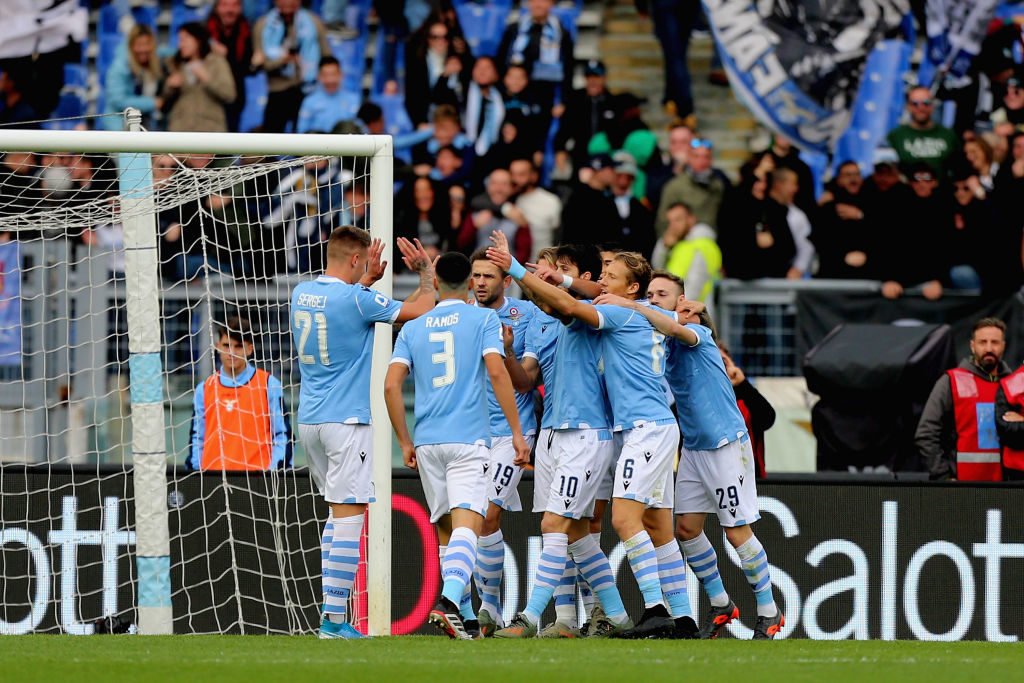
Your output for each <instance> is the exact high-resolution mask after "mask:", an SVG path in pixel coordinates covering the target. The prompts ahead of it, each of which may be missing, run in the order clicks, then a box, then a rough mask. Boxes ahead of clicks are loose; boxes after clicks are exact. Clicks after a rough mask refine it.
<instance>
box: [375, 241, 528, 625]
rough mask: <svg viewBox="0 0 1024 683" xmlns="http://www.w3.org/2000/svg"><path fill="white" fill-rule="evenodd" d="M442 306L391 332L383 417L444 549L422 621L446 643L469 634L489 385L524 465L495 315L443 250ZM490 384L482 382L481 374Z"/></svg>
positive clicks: (482, 510) (483, 502)
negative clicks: (438, 582)
mask: <svg viewBox="0 0 1024 683" xmlns="http://www.w3.org/2000/svg"><path fill="white" fill-rule="evenodd" d="M436 273H437V289H438V292H439V293H440V296H441V301H440V303H438V305H437V307H436V308H434V310H433V311H431V312H430V313H428V314H426V315H424V316H422V317H420V318H418V319H416V320H414V321H412V322H411V323H409V324H407V325H405V326H404V327H403V328H402V331H401V332H400V333H399V334H398V341H397V343H396V344H395V351H394V355H393V357H392V360H391V365H390V367H388V372H387V376H386V378H385V381H384V396H385V399H386V401H387V407H388V416H389V417H390V419H391V424H392V426H393V427H394V430H395V435H396V436H397V437H398V443H399V445H400V446H401V448H402V457H403V459H404V460H405V464H406V465H407V466H408V467H410V468H412V469H417V470H419V473H420V480H421V481H422V483H423V492H424V494H425V496H426V499H427V505H428V506H429V508H430V520H431V521H432V522H434V523H435V524H436V525H437V530H438V538H439V540H440V543H441V545H442V546H446V549H445V553H444V557H443V563H442V568H441V574H442V577H443V578H444V588H443V589H442V593H441V600H440V602H438V604H437V606H436V607H435V608H434V609H433V610H432V611H431V612H430V617H429V620H430V622H431V623H433V624H435V625H436V626H438V627H439V628H440V629H441V630H442V631H444V632H445V633H447V634H448V635H449V636H450V637H451V638H456V639H460V640H468V639H470V638H471V636H470V634H469V632H468V630H467V628H466V625H465V623H464V621H463V619H462V617H461V615H460V604H461V603H462V602H463V600H464V597H465V596H466V594H467V591H466V589H467V588H468V586H469V581H470V579H471V577H472V575H473V568H474V566H475V564H476V555H477V539H478V537H479V534H480V530H481V528H482V527H483V521H484V515H485V514H486V513H487V505H488V493H489V490H490V486H489V484H488V476H487V473H486V468H487V464H488V460H489V455H488V452H487V445H488V443H489V442H490V441H491V437H490V426H489V422H490V415H489V414H488V407H487V401H486V397H485V387H486V386H490V387H492V391H493V393H494V397H495V400H496V401H497V403H498V405H499V406H500V409H501V411H502V415H503V416H504V418H505V420H507V422H508V426H509V431H511V432H512V436H511V437H510V440H511V442H512V447H513V449H514V462H515V464H516V465H517V466H521V465H524V464H526V463H528V462H529V460H530V447H529V445H528V444H527V442H526V439H525V438H523V431H522V427H521V425H520V423H519V415H518V412H517V408H516V403H515V396H514V392H513V390H512V382H511V380H510V379H509V376H508V371H507V370H506V369H505V365H504V362H503V360H502V340H501V325H500V323H499V322H498V317H497V315H495V313H494V311H492V310H490V309H487V308H483V307H476V306H470V305H468V304H467V303H466V295H467V293H468V291H469V275H470V265H469V261H468V260H467V259H466V257H465V256H463V255H462V254H458V253H448V254H444V255H442V256H441V257H440V258H438V260H437V263H436ZM485 371H486V374H487V376H488V377H489V378H490V381H489V382H487V381H486V380H485V378H484V374H485ZM410 372H411V373H412V376H413V380H414V383H415V392H416V438H415V441H413V440H412V439H411V438H410V437H409V429H408V427H407V426H406V423H405V402H404V400H403V399H402V383H403V382H404V381H405V378H406V377H407V376H408V375H409V373H410Z"/></svg>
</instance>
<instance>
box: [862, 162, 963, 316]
mask: <svg viewBox="0 0 1024 683" xmlns="http://www.w3.org/2000/svg"><path fill="white" fill-rule="evenodd" d="M909 175H910V189H911V191H912V195H911V196H910V199H909V201H907V202H906V203H905V204H903V205H902V206H900V207H899V209H902V212H903V215H904V216H905V220H902V221H901V222H900V223H899V224H898V225H896V226H893V229H892V230H889V231H887V232H886V233H884V240H883V242H882V248H881V251H882V271H881V273H880V275H881V279H882V280H883V281H884V282H883V283H882V296H884V297H885V298H887V299H898V298H899V297H900V296H902V295H903V291H904V289H905V288H907V287H916V286H921V295H922V296H924V297H925V298H926V299H929V300H932V301H934V300H936V299H939V298H941V297H942V283H943V281H945V280H946V278H947V275H948V273H949V266H950V254H949V240H950V237H951V235H952V216H953V211H952V206H951V202H950V201H949V200H948V198H947V197H946V196H944V195H942V194H940V193H939V192H938V189H939V178H938V175H937V173H936V171H935V170H934V169H933V168H932V167H931V166H930V165H929V164H928V163H927V162H917V163H915V164H913V165H912V166H911V167H910V170H909ZM893 208H895V207H893Z"/></svg>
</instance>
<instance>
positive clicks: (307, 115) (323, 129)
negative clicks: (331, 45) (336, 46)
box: [298, 56, 360, 133]
mask: <svg viewBox="0 0 1024 683" xmlns="http://www.w3.org/2000/svg"><path fill="white" fill-rule="evenodd" d="M342 75H343V74H342V73H341V63H340V62H338V60H337V59H336V58H334V57H332V56H327V57H323V58H321V59H320V70H319V72H318V73H317V77H316V80H317V86H316V90H314V91H313V92H311V93H310V94H309V95H307V96H306V99H304V100H303V101H302V108H301V109H300V110H299V126H298V132H300V133H310V132H318V133H329V132H331V130H333V129H334V126H336V125H337V124H338V122H339V121H351V120H352V119H354V118H356V115H357V114H358V113H359V104H360V97H359V94H358V93H354V92H349V91H347V90H344V89H343V88H342V87H341V82H342Z"/></svg>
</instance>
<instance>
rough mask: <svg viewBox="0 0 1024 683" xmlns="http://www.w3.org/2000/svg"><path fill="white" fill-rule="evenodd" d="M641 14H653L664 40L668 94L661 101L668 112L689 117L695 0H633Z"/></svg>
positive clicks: (697, 12)
mask: <svg viewBox="0 0 1024 683" xmlns="http://www.w3.org/2000/svg"><path fill="white" fill-rule="evenodd" d="M634 2H635V3H636V8H637V11H638V12H639V13H640V15H641V16H647V15H648V14H650V17H651V23H652V24H653V27H654V36H655V37H656V38H657V39H658V43H660V44H661V54H662V56H663V57H664V62H665V95H664V97H663V98H662V104H663V105H665V109H666V111H667V112H668V114H669V116H678V117H679V118H681V119H686V118H687V117H690V116H691V115H692V114H693V93H692V91H691V89H690V69H689V67H688V64H687V57H686V53H687V51H688V48H689V46H690V33H691V32H692V31H693V27H694V25H695V24H696V23H697V19H698V18H699V16H700V11H701V10H700V3H699V2H694V1H693V0H653V2H648V0H634Z"/></svg>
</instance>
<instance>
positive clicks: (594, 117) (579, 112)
mask: <svg viewBox="0 0 1024 683" xmlns="http://www.w3.org/2000/svg"><path fill="white" fill-rule="evenodd" d="M607 73H608V71H607V69H606V68H605V65H604V62H602V61H600V60H598V59H592V60H590V61H589V62H587V63H586V65H585V66H584V67H583V76H584V78H585V79H586V80H585V85H584V87H583V89H582V90H574V91H572V93H571V94H570V95H568V97H566V99H565V105H564V106H563V107H556V108H555V114H556V115H558V116H559V125H558V133H557V134H556V135H555V166H556V168H558V169H559V170H560V171H562V172H564V173H566V174H567V173H568V172H569V162H570V160H571V161H572V166H573V167H574V168H577V169H579V168H582V167H583V166H584V165H585V164H586V163H587V157H588V154H587V145H588V144H589V143H590V139H591V138H592V137H594V135H595V134H597V133H600V132H602V131H604V130H606V129H607V128H608V127H609V126H610V125H611V124H612V123H614V121H615V114H616V104H615V97H614V96H613V95H612V94H611V93H610V92H608V79H607ZM687 144H689V142H687Z"/></svg>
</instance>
